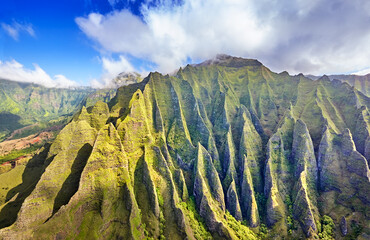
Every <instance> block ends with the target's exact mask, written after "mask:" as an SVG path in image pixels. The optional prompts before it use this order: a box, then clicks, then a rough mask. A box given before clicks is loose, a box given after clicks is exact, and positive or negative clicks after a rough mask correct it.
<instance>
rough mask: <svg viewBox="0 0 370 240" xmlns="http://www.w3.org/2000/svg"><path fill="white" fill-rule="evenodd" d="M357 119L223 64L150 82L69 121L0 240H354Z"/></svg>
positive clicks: (353, 111) (365, 144) (358, 107)
mask: <svg viewBox="0 0 370 240" xmlns="http://www.w3.org/2000/svg"><path fill="white" fill-rule="evenodd" d="M369 107H370V99H369V98H368V97H366V96H365V95H363V94H361V93H360V92H358V91H357V90H355V89H353V88H351V87H350V86H349V85H348V84H339V85H338V84H335V83H333V82H331V81H330V80H329V79H327V78H321V79H319V80H318V81H312V80H310V79H308V78H305V77H304V76H303V75H297V76H290V75H288V74H287V73H286V72H283V73H280V74H276V73H273V72H271V71H270V70H269V69H267V68H266V67H265V66H263V65H262V64H261V63H260V62H258V61H256V60H249V59H242V58H234V57H230V56H224V55H222V56H220V57H219V58H218V59H217V61H206V62H204V63H202V64H199V65H195V66H190V65H189V66H187V67H185V68H184V69H181V68H180V70H179V71H178V73H177V74H176V75H175V76H168V75H166V76H163V75H161V74H159V73H151V74H149V76H148V77H146V78H145V79H144V80H143V81H142V82H140V83H136V84H132V85H129V86H125V87H121V88H119V89H118V91H117V94H116V96H115V97H114V98H113V99H112V100H111V101H110V102H109V103H108V104H105V103H103V102H98V103H96V104H95V105H94V107H91V108H82V110H81V111H80V112H79V113H78V114H76V115H75V116H74V118H73V120H72V121H71V122H70V123H69V124H68V125H67V126H66V127H65V128H64V129H63V130H62V131H61V133H60V134H59V136H58V137H57V139H56V140H55V141H54V143H53V144H52V145H51V147H50V149H49V150H47V149H46V150H45V152H46V153H47V154H46V155H44V160H42V162H43V165H42V164H40V165H38V166H40V167H39V168H40V169H41V170H40V175H39V178H38V179H36V180H35V181H34V185H32V186H30V187H29V188H27V192H26V193H24V191H25V190H24V189H23V188H14V189H10V190H9V193H10V192H11V193H12V196H16V193H18V195H17V196H18V197H16V198H15V199H14V198H12V199H10V198H9V197H8V198H6V199H5V202H4V205H3V206H2V210H1V211H0V224H1V227H3V229H2V230H0V236H2V237H4V238H36V239H44V238H58V239H65V238H74V239H86V238H88V239H107V238H108V239H110V238H115V239H116V238H118V239H120V238H121V239H143V238H145V237H147V238H155V239H157V238H160V239H164V238H167V239H185V238H188V239H210V238H214V239H258V238H265V237H271V238H276V239H280V238H283V237H286V238H297V237H307V238H317V237H319V238H325V237H326V238H331V237H335V238H336V239H340V238H343V237H344V235H347V237H357V236H359V235H360V236H362V237H363V238H365V239H366V238H367V237H368V236H369V234H370V228H369V194H368V191H369V189H370V188H369V187H370V183H369V177H370V172H369V166H368V161H369V157H368V153H369V142H370V140H369V139H370V128H369V124H370V117H369V111H368V109H369ZM33 161H36V160H33ZM38 161H41V160H38ZM29 168H30V166H26V168H25V170H24V175H25V174H26V173H27V172H29V171H28V169H29ZM0 177H1V175H0ZM22 184H26V183H25V182H23V183H22ZM30 189H31V190H32V191H31V190H30ZM9 196H10V195H9ZM3 209H5V210H6V211H7V213H8V215H5V214H4V213H5V212H4V211H5V210H3ZM265 225H267V227H268V229H269V230H266V227H265ZM333 226H335V228H333ZM341 229H346V231H341Z"/></svg>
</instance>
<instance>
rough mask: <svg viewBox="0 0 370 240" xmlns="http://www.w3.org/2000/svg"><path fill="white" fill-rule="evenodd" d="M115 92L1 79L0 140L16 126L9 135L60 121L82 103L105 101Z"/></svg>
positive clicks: (38, 128) (20, 134)
mask: <svg viewBox="0 0 370 240" xmlns="http://www.w3.org/2000/svg"><path fill="white" fill-rule="evenodd" d="M114 95H115V90H114V89H103V90H98V91H97V90H95V89H91V88H81V89H57V88H46V87H43V86H40V85H37V84H30V83H20V82H14V81H8V80H2V79H0V141H2V140H4V139H6V138H7V137H9V135H10V134H11V133H14V131H15V130H18V131H16V132H15V133H14V134H13V135H12V136H13V137H22V136H27V135H30V134H33V133H36V132H40V131H41V130H43V129H46V128H49V127H51V126H55V125H63V124H65V123H66V120H67V121H68V117H69V116H71V115H73V114H74V113H76V112H77V111H78V110H79V109H80V108H81V106H82V105H85V106H87V107H88V106H92V105H94V104H95V103H96V102H97V101H99V100H103V101H105V102H108V101H109V100H110V99H112V98H113V97H114Z"/></svg>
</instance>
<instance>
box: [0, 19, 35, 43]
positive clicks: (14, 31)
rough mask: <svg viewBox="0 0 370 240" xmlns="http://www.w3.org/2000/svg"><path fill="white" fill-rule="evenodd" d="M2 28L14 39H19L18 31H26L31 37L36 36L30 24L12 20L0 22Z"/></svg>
mask: <svg viewBox="0 0 370 240" xmlns="http://www.w3.org/2000/svg"><path fill="white" fill-rule="evenodd" d="M1 27H2V28H3V30H4V31H5V32H6V33H7V34H8V35H9V36H10V37H12V38H13V39H14V40H16V41H18V40H19V35H20V33H26V34H28V35H30V36H32V37H36V34H35V31H34V30H33V27H32V25H31V24H20V23H18V22H16V21H14V22H13V23H12V24H6V23H1Z"/></svg>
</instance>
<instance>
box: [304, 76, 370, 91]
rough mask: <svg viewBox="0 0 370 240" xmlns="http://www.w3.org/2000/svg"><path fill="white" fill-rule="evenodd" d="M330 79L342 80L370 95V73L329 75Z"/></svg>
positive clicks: (317, 77)
mask: <svg viewBox="0 0 370 240" xmlns="http://www.w3.org/2000/svg"><path fill="white" fill-rule="evenodd" d="M307 77H309V78H311V79H313V80H317V79H319V78H320V77H319V76H314V75H307ZM328 77H329V79H330V80H331V81H333V80H339V81H341V82H346V83H348V84H349V85H351V86H353V87H355V88H357V89H358V90H359V91H361V92H362V93H363V94H365V95H366V96H368V97H370V74H367V75H365V76H359V75H328Z"/></svg>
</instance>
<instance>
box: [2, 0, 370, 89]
mask: <svg viewBox="0 0 370 240" xmlns="http://www.w3.org/2000/svg"><path fill="white" fill-rule="evenodd" d="M0 5H1V8H0V77H2V78H12V79H13V80H17V81H28V82H38V83H41V84H44V85H46V86H59V87H60V86H72V85H92V86H96V87H104V86H109V84H110V80H111V79H112V78H113V77H114V76H115V75H117V74H118V73H120V72H122V71H137V72H140V73H142V74H144V75H145V74H147V73H148V71H155V70H158V71H161V72H163V73H169V72H173V71H174V70H176V69H177V68H178V67H180V66H183V65H185V64H187V63H192V62H200V61H203V60H206V59H209V58H212V57H214V56H215V55H216V54H218V53H226V54H230V55H235V56H241V57H246V58H257V59H258V60H260V61H261V62H262V63H264V64H265V65H266V66H267V67H269V68H271V70H273V71H277V72H279V71H284V70H288V72H289V73H291V74H296V73H299V72H303V73H307V74H308V73H312V74H334V73H356V72H361V73H362V74H365V73H367V72H369V69H370V44H368V43H369V42H370V30H369V28H368V26H369V24H370V3H369V1H366V0H354V1H344V0H310V1H308V0H307V1H306V0H300V1H295V2H292V1H290V0H281V1H268V0H229V1H221V0H202V1H197V0H176V1H170V0H143V1H136V0H62V1H50V0H49V1H46V0H44V1H41V0H33V1H27V0H0Z"/></svg>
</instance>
